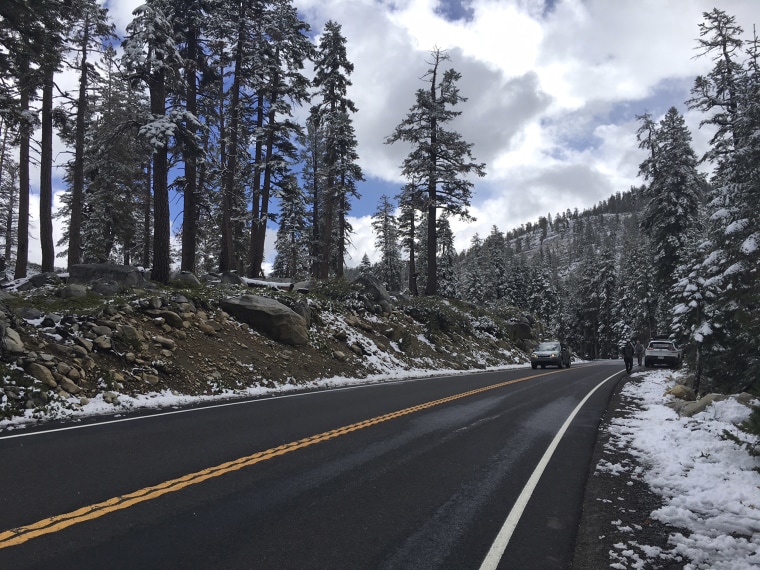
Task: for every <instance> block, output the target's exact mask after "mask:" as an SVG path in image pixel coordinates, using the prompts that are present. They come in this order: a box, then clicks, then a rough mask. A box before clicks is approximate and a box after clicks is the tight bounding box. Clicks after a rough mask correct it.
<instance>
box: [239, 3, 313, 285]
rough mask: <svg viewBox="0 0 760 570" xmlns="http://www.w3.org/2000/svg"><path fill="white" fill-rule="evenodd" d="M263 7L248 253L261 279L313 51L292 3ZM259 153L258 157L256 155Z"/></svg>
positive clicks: (305, 96) (292, 157) (293, 149)
mask: <svg viewBox="0 0 760 570" xmlns="http://www.w3.org/2000/svg"><path fill="white" fill-rule="evenodd" d="M268 4H269V5H270V6H269V7H268V9H267V10H265V12H264V15H263V17H264V23H263V27H262V31H263V33H264V36H263V38H261V40H262V41H263V42H265V45H260V46H259V48H258V49H259V51H260V56H259V66H260V69H256V70H255V72H256V74H257V75H258V76H259V81H260V85H258V86H257V95H258V98H259V101H260V102H259V107H260V108H262V109H260V110H259V109H257V111H258V112H259V115H258V117H259V118H261V119H264V117H263V116H262V115H261V110H263V107H265V108H266V113H265V116H266V117H265V119H264V120H263V121H262V122H260V123H257V127H258V132H257V137H260V138H257V156H256V161H257V164H256V170H257V171H261V172H262V173H263V179H262V182H261V186H260V189H259V187H258V185H256V186H255V187H254V188H253V207H252V216H253V220H252V223H251V242H250V249H249V264H250V265H249V272H250V273H251V274H259V273H261V265H262V263H263V261H264V244H265V239H266V227H267V222H268V221H269V220H270V218H271V216H270V213H269V202H270V196H271V194H272V192H273V188H274V186H275V185H276V184H278V183H279V181H280V180H281V177H282V176H283V175H284V173H286V172H288V167H287V165H288V164H290V163H291V162H294V161H295V160H296V157H297V148H296V146H295V144H294V143H293V139H294V138H295V137H297V136H298V135H299V134H300V131H301V128H300V126H299V125H297V124H296V123H295V122H294V121H293V120H292V114H293V107H294V106H295V105H301V104H302V103H304V102H305V101H306V100H307V99H308V92H307V87H308V80H307V79H306V78H305V76H304V75H303V72H302V70H303V67H304V63H305V61H307V60H308V59H309V58H310V57H311V54H312V51H313V50H312V45H311V42H310V41H309V39H308V37H307V36H306V34H307V33H308V31H309V29H310V28H309V25H308V24H307V23H306V22H304V21H303V20H301V19H300V18H299V17H298V12H297V10H296V8H295V7H294V6H293V5H292V2H291V1H290V0H277V1H273V2H269V3H268ZM262 103H263V105H262ZM260 145H261V146H260ZM259 148H261V149H262V150H263V154H259V152H258V149H259Z"/></svg>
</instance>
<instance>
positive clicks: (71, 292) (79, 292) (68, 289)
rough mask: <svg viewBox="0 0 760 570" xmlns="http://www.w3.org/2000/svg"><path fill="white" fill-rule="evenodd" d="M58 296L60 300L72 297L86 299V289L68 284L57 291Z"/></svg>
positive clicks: (77, 284) (74, 284) (79, 285)
mask: <svg viewBox="0 0 760 570" xmlns="http://www.w3.org/2000/svg"><path fill="white" fill-rule="evenodd" d="M58 296H59V297H60V298H61V299H70V298H73V297H86V296H87V287H85V286H84V285H81V284H79V283H69V284H68V285H66V286H65V287H64V288H63V289H60V290H59V291H58Z"/></svg>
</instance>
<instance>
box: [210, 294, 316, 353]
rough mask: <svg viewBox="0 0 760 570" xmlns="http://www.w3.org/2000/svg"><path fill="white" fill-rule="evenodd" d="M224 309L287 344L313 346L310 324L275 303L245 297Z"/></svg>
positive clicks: (225, 304)
mask: <svg viewBox="0 0 760 570" xmlns="http://www.w3.org/2000/svg"><path fill="white" fill-rule="evenodd" d="M221 308H222V309H224V310H225V311H227V312H228V313H229V314H230V315H232V316H234V317H235V318H236V319H238V320H240V321H242V322H244V323H247V324H248V325H250V326H251V327H253V328H255V329H256V330H258V331H260V332H262V333H264V334H266V335H269V336H270V337H271V338H273V339H274V340H277V341H279V342H282V343H284V344H291V345H305V344H308V342H309V333H308V330H307V328H306V321H305V320H304V319H303V317H301V316H300V315H298V314H296V313H295V312H294V311H292V310H291V309H289V308H288V307H286V306H285V305H283V304H282V303H280V302H279V301H275V300H274V299H270V298H268V297H260V296H257V295H243V296H241V297H232V298H230V299H227V300H225V301H222V303H221Z"/></svg>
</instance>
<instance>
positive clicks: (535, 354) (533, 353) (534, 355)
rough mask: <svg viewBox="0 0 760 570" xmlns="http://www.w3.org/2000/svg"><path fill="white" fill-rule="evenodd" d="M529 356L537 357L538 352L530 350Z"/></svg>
mask: <svg viewBox="0 0 760 570" xmlns="http://www.w3.org/2000/svg"><path fill="white" fill-rule="evenodd" d="M530 356H531V358H538V353H536V352H531V353H530Z"/></svg>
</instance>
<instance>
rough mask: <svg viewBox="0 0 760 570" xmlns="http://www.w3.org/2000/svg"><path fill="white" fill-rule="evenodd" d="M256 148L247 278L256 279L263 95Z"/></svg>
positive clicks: (262, 151)
mask: <svg viewBox="0 0 760 570" xmlns="http://www.w3.org/2000/svg"><path fill="white" fill-rule="evenodd" d="M256 103H257V105H256V146H255V147H254V154H253V181H252V183H251V195H252V196H251V239H250V243H249V248H248V276H249V277H258V276H259V272H260V271H261V264H259V267H258V270H257V268H256V257H257V252H258V242H259V217H260V216H261V207H260V200H261V165H262V163H263V160H262V159H263V154H264V141H263V140H262V139H261V136H260V133H261V130H262V128H263V127H264V95H263V94H262V93H259V94H258V95H257V97H256Z"/></svg>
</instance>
